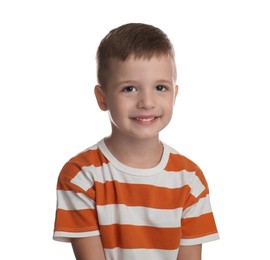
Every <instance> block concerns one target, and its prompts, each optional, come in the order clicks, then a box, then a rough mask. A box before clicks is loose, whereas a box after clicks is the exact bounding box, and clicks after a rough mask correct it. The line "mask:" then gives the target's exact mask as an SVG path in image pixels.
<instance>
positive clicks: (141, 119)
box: [134, 117, 157, 122]
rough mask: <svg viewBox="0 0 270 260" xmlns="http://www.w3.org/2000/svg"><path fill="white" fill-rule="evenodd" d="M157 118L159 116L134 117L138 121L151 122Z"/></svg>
mask: <svg viewBox="0 0 270 260" xmlns="http://www.w3.org/2000/svg"><path fill="white" fill-rule="evenodd" d="M156 118H157V117H149V118H141V117H136V118H134V119H135V120H138V121H143V122H149V121H152V120H155V119H156Z"/></svg>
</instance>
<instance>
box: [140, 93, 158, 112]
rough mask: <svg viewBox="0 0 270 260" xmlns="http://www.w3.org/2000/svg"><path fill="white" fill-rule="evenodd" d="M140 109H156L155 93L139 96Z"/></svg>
mask: <svg viewBox="0 0 270 260" xmlns="http://www.w3.org/2000/svg"><path fill="white" fill-rule="evenodd" d="M138 107H139V108H144V109H151V108H154V107H155V100H154V97H153V93H148V92H144V93H141V94H140V95H139V99H138Z"/></svg>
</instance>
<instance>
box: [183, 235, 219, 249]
mask: <svg viewBox="0 0 270 260" xmlns="http://www.w3.org/2000/svg"><path fill="white" fill-rule="evenodd" d="M218 239H219V235H218V233H215V234H211V235H207V236H203V237H198V238H190V239H181V241H180V246H193V245H198V244H203V243H207V242H210V241H214V240H218Z"/></svg>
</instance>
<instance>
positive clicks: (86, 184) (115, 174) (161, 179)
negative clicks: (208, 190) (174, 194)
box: [71, 163, 204, 197]
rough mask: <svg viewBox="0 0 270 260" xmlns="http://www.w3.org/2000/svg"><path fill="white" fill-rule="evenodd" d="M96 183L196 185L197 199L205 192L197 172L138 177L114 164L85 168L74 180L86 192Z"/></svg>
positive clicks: (170, 186) (162, 185) (184, 171)
mask: <svg viewBox="0 0 270 260" xmlns="http://www.w3.org/2000/svg"><path fill="white" fill-rule="evenodd" d="M94 181H98V182H100V183H105V182H106V181H118V182H121V183H127V184H142V183H143V184H146V185H147V184H149V185H154V186H157V187H165V188H171V189H175V188H181V187H183V186H185V185H189V186H191V185H194V188H193V189H192V193H193V195H194V196H195V197H197V196H198V195H199V194H200V193H201V192H202V191H203V190H204V186H203V184H202V183H201V182H200V179H199V178H198V177H197V176H196V175H195V172H188V171H186V170H182V171H179V172H167V171H165V170H164V171H162V172H161V173H160V174H157V175H153V176H147V177H145V176H137V175H128V174H125V173H122V172H121V171H119V170H118V169H116V168H115V167H114V166H113V165H112V164H110V163H109V164H103V165H102V166H100V167H95V166H93V165H91V166H84V167H82V169H81V171H80V172H79V173H78V174H77V175H76V176H75V177H74V178H73V179H72V181H71V182H72V183H74V184H76V185H77V186H79V187H81V188H82V189H84V190H85V191H86V190H88V189H89V188H91V187H92V186H93V184H94Z"/></svg>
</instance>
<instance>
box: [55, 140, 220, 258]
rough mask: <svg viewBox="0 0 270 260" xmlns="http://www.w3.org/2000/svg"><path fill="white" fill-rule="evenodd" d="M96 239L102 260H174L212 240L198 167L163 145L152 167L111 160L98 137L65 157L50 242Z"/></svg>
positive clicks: (206, 193) (206, 194)
mask: <svg viewBox="0 0 270 260" xmlns="http://www.w3.org/2000/svg"><path fill="white" fill-rule="evenodd" d="M97 235H100V237H101V241H102V244H103V248H104V251H105V255H106V259H114V260H120V259H128V260H132V259H147V260H150V259H154V260H158V259H160V260H161V259H162V260H164V259H176V257H177V254H178V250H179V245H183V246H185V245H196V244H201V243H204V242H208V241H212V240H216V239H218V238H219V236H218V232H217V228H216V224H215V220H214V216H213V213H212V210H211V205H210V200H209V190H208V185H207V182H206V179H205V177H204V175H203V173H202V171H201V170H200V168H199V167H198V166H197V165H196V164H195V163H193V162H192V161H191V160H189V159H188V158H186V157H184V156H182V155H181V154H179V153H178V152H177V151H175V150H174V149H173V148H171V147H170V146H168V145H166V144H163V155H162V158H161V160H160V162H159V164H158V165H156V166H155V167H153V168H148V169H140V168H132V167H129V166H127V165H124V164H123V163H121V162H120V161H118V160H117V159H116V158H115V157H114V156H113V154H112V153H111V152H110V151H109V149H108V148H107V147H106V144H105V142H104V140H101V141H100V142H98V143H97V144H96V145H94V146H92V147H90V148H89V149H87V150H85V151H83V152H81V153H80V154H78V155H77V156H75V157H73V158H71V159H70V160H69V161H68V162H67V163H66V164H65V165H64V167H63V169H62V170H61V172H60V175H59V178H58V183H57V211H56V219H55V229H54V239H55V240H58V241H66V242H68V241H70V238H82V237H90V236H97Z"/></svg>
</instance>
